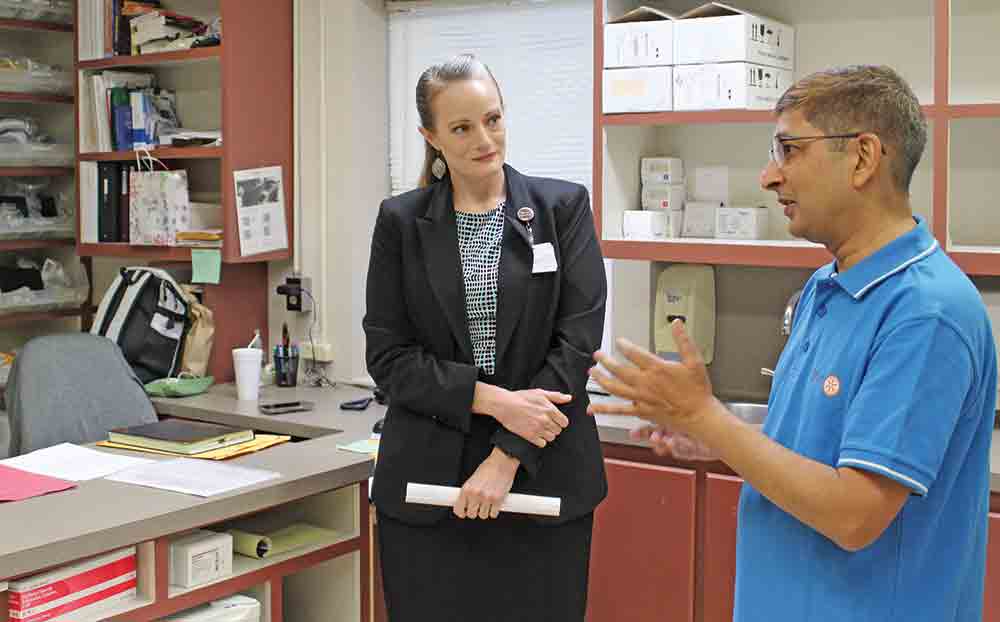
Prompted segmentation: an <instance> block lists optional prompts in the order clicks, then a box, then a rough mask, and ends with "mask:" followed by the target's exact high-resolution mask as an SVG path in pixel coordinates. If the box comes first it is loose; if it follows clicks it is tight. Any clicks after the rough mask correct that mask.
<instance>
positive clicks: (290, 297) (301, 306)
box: [278, 276, 312, 313]
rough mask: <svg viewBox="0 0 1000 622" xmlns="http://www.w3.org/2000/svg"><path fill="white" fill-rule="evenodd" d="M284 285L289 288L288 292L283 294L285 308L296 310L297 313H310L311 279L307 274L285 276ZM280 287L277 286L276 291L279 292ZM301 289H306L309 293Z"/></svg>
mask: <svg viewBox="0 0 1000 622" xmlns="http://www.w3.org/2000/svg"><path fill="white" fill-rule="evenodd" d="M285 287H286V288H288V289H289V290H290V293H287V294H285V309H286V310H287V311H296V312H298V313H310V312H312V298H311V297H310V296H311V295H312V279H310V278H309V277H307V276H289V277H285ZM281 289H282V288H278V292H279V293H281ZM302 290H306V291H308V292H309V294H308V295H307V294H305V293H303V292H302Z"/></svg>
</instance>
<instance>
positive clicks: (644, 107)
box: [603, 67, 674, 113]
mask: <svg viewBox="0 0 1000 622" xmlns="http://www.w3.org/2000/svg"><path fill="white" fill-rule="evenodd" d="M673 84H674V74H673V67H639V68H635V69H605V70H604V106H603V109H604V112H606V113H613V112H659V111H663V110H671V109H672V108H673V90H674V87H673Z"/></svg>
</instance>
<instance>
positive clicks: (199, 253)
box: [191, 248, 222, 285]
mask: <svg viewBox="0 0 1000 622" xmlns="http://www.w3.org/2000/svg"><path fill="white" fill-rule="evenodd" d="M191 267H192V268H193V273H192V275H191V282H192V283H210V284H212V285H218V284H219V276H220V275H221V274H222V251H220V250H219V249H217V248H192V249H191Z"/></svg>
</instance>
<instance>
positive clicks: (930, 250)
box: [852, 240, 938, 299]
mask: <svg viewBox="0 0 1000 622" xmlns="http://www.w3.org/2000/svg"><path fill="white" fill-rule="evenodd" d="M937 247H938V242H937V240H934V242H933V243H932V244H931V245H930V248H928V249H927V250H925V251H923V252H922V253H920V254H919V255H916V256H914V257H911V258H910V259H907V260H906V261H904V262H903V263H901V264H899V265H898V266H896V267H895V268H893V269H892V270H889V271H888V272H886V273H885V274H883V275H882V276H880V277H878V278H877V279H875V280H874V281H872V282H871V283H869V284H868V285H865V286H864V287H862V288H861V289H859V290H858V291H857V293H855V294H852V296H854V298H855V299H859V298H861V297H862V296H864V295H865V292H867V291H868V290H869V289H871V288H873V287H875V286H876V285H878V284H879V283H881V282H882V281H884V280H886V279H887V278H889V277H890V276H892V275H894V274H896V273H897V272H899V271H901V270H905V269H906V267H907V266H909V265H910V264H913V263H916V262H918V261H920V260H921V259H923V258H924V257H926V256H928V255H930V254H931V253H933V252H934V251H935V250H937Z"/></svg>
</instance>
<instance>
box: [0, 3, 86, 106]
mask: <svg viewBox="0 0 1000 622" xmlns="http://www.w3.org/2000/svg"><path fill="white" fill-rule="evenodd" d="M2 2H10V0H0V3H2ZM0 91H6V92H9V93H45V94H54V95H72V93H73V74H72V73H71V72H69V71H63V70H62V69H60V68H59V67H55V66H52V65H46V64H44V63H39V62H37V61H35V60H33V59H30V58H26V57H22V56H13V55H10V54H4V53H0Z"/></svg>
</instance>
